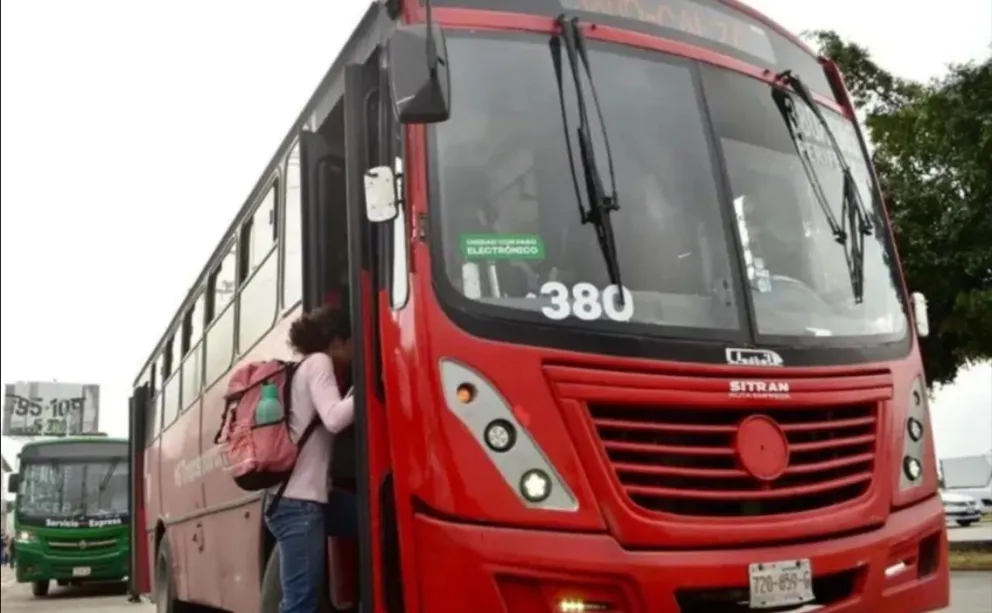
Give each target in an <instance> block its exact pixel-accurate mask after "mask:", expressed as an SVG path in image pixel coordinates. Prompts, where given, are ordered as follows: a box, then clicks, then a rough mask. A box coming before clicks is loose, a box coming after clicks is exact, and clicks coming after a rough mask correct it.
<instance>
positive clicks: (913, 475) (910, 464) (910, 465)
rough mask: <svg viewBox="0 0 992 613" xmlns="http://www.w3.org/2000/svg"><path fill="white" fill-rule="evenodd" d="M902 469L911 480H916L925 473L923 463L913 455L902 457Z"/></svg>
mask: <svg viewBox="0 0 992 613" xmlns="http://www.w3.org/2000/svg"><path fill="white" fill-rule="evenodd" d="M902 471H903V472H904V473H906V476H907V477H908V478H909V480H910V481H916V480H917V479H919V478H920V477H921V476H922V475H923V464H921V463H920V461H919V460H917V459H916V458H914V457H913V456H906V457H904V458H903V459H902Z"/></svg>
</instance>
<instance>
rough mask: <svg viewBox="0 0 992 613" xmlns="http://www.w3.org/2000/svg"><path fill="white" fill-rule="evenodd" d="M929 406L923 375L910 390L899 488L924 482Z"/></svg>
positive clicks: (907, 487)
mask: <svg viewBox="0 0 992 613" xmlns="http://www.w3.org/2000/svg"><path fill="white" fill-rule="evenodd" d="M928 412H929V406H928V403H927V387H926V383H924V381H923V377H917V378H916V380H915V381H913V386H912V387H911V388H910V390H909V401H908V403H907V406H906V423H905V424H904V428H905V430H904V432H905V435H904V436H903V443H902V455H901V458H902V461H901V462H900V465H899V466H900V470H899V489H900V490H908V489H910V488H913V487H916V486H918V485H920V483H922V480H923V472H924V469H925V466H924V465H923V462H924V461H925V460H926V457H927V455H926V454H927V447H926V438H927V437H926V434H927V427H926V424H928V423H929V419H928V417H929V416H928Z"/></svg>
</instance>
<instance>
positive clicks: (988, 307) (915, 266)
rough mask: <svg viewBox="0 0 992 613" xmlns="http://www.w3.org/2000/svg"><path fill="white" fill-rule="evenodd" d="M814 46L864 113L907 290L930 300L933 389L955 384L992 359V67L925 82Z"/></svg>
mask: <svg viewBox="0 0 992 613" xmlns="http://www.w3.org/2000/svg"><path fill="white" fill-rule="evenodd" d="M812 38H813V41H814V43H815V44H816V46H818V47H819V49H820V52H821V53H822V54H823V55H825V56H827V57H829V58H832V59H833V60H834V61H835V62H837V64H838V65H839V67H840V69H841V72H842V73H843V74H844V78H845V82H846V84H847V87H848V89H849V90H850V92H851V94H852V97H853V99H854V102H855V105H856V106H857V107H858V109H859V110H860V111H861V112H862V113H863V114H864V115H863V118H864V122H865V126H866V127H867V129H868V138H869V140H870V142H871V144H872V146H873V147H874V151H873V158H874V163H875V168H876V170H877V172H878V177H879V183H880V185H881V188H882V191H883V193H884V196H885V201H886V204H887V206H888V211H889V217H890V219H891V220H892V225H893V228H894V230H895V235H896V244H897V247H898V250H899V256H900V259H901V260H902V265H903V270H904V273H905V275H906V281H907V283H908V285H909V287H910V289H911V291H919V292H923V293H924V294H926V296H927V300H928V302H929V307H930V323H931V333H930V337H929V338H927V339H924V340H923V347H922V349H923V359H924V362H925V365H926V368H927V378H928V383H935V382H937V383H947V382H950V381H952V380H953V379H954V376H955V373H956V372H957V370H958V368H959V367H960V366H961V365H962V364H964V363H967V362H970V361H972V360H981V359H988V358H992V59H990V60H986V61H985V62H983V63H969V64H964V65H954V66H950V67H949V70H948V73H947V75H946V76H944V77H943V78H941V79H939V80H934V81H931V82H929V83H918V82H914V81H910V80H907V79H902V78H899V77H898V76H896V75H893V74H892V73H890V72H888V71H887V70H885V69H883V68H882V67H880V66H879V65H878V64H876V63H875V62H874V61H873V60H872V57H871V55H870V54H869V53H868V51H867V49H865V48H864V47H861V46H859V45H857V44H854V43H851V42H847V41H844V40H842V39H841V38H840V37H839V36H838V35H837V34H836V33H834V32H815V33H813V34H812Z"/></svg>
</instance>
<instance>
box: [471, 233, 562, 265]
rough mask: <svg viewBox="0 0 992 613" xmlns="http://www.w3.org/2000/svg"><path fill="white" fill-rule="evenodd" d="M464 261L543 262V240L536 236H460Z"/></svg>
mask: <svg viewBox="0 0 992 613" xmlns="http://www.w3.org/2000/svg"><path fill="white" fill-rule="evenodd" d="M459 239H460V242H461V246H462V255H463V256H464V257H465V259H466V260H543V259H544V240H543V239H542V238H541V237H540V236H538V235H537V234H462V235H461V236H460V237H459Z"/></svg>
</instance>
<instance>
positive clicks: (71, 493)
mask: <svg viewBox="0 0 992 613" xmlns="http://www.w3.org/2000/svg"><path fill="white" fill-rule="evenodd" d="M18 458H19V467H18V470H19V472H18V473H17V474H13V475H11V476H10V480H9V482H8V486H7V487H8V490H9V491H10V492H11V493H16V494H17V499H16V501H15V503H14V538H15V548H14V549H15V556H14V562H15V568H16V571H17V581H18V582H19V583H31V584H32V591H33V592H34V595H35V596H39V597H40V596H45V595H47V594H48V589H49V587H50V585H51V582H52V581H55V582H57V583H58V585H60V586H64V585H78V584H80V583H84V582H88V581H122V580H124V579H125V578H126V577H127V575H128V569H129V567H130V549H131V543H130V541H131V534H130V517H129V513H128V510H129V505H130V499H129V496H130V471H129V466H130V463H129V458H128V443H127V439H115V438H108V437H101V436H76V437H68V438H62V439H49V440H44V441H34V442H30V443H27V444H26V445H24V447H23V448H22V449H21V453H20V455H19V456H18Z"/></svg>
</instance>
